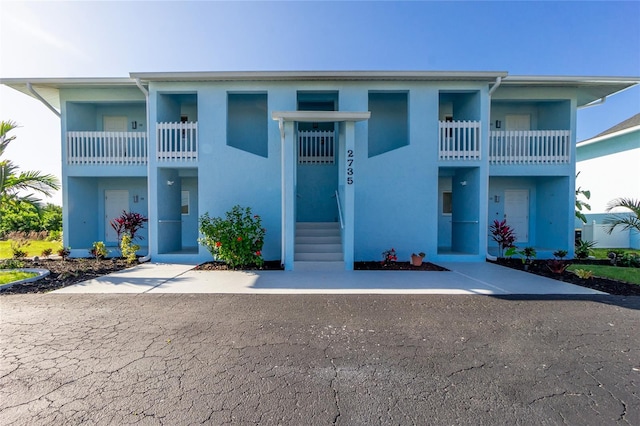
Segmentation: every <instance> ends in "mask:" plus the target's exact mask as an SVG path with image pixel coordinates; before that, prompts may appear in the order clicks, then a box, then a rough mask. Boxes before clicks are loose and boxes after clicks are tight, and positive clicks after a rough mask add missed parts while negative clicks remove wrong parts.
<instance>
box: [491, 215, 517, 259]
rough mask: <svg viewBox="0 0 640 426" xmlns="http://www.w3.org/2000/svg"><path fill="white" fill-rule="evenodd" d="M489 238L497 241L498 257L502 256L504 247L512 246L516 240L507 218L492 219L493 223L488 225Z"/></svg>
mask: <svg viewBox="0 0 640 426" xmlns="http://www.w3.org/2000/svg"><path fill="white" fill-rule="evenodd" d="M489 231H490V232H491V239H492V240H493V241H495V242H496V243H498V250H499V251H500V257H503V256H504V249H506V248H509V247H513V244H514V243H515V242H516V234H515V232H514V231H513V229H512V228H511V227H510V226H509V225H507V219H504V220H502V221H499V220H494V221H493V225H491V226H489Z"/></svg>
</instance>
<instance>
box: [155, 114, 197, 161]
mask: <svg viewBox="0 0 640 426" xmlns="http://www.w3.org/2000/svg"><path fill="white" fill-rule="evenodd" d="M156 129H157V134H158V138H157V140H156V143H157V158H158V161H196V160H198V123H197V122H187V123H181V122H168V123H157V124H156Z"/></svg>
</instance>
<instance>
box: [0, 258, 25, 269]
mask: <svg viewBox="0 0 640 426" xmlns="http://www.w3.org/2000/svg"><path fill="white" fill-rule="evenodd" d="M20 268H24V262H23V261H21V260H18V259H5V260H2V261H0V269H20Z"/></svg>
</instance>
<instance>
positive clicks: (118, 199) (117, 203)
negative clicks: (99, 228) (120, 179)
mask: <svg viewBox="0 0 640 426" xmlns="http://www.w3.org/2000/svg"><path fill="white" fill-rule="evenodd" d="M123 211H129V191H127V190H119V189H118V190H106V191H104V241H105V242H106V243H118V234H117V233H116V231H115V230H114V229H113V227H112V226H111V221H112V220H114V219H115V218H117V217H120V216H121V215H122V212H123Z"/></svg>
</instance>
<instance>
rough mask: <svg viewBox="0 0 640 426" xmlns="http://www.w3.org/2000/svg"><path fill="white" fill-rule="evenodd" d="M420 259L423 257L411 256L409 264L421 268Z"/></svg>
mask: <svg viewBox="0 0 640 426" xmlns="http://www.w3.org/2000/svg"><path fill="white" fill-rule="evenodd" d="M422 259H424V256H420V255H419V254H412V255H411V264H412V265H413V266H421V265H422Z"/></svg>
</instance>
